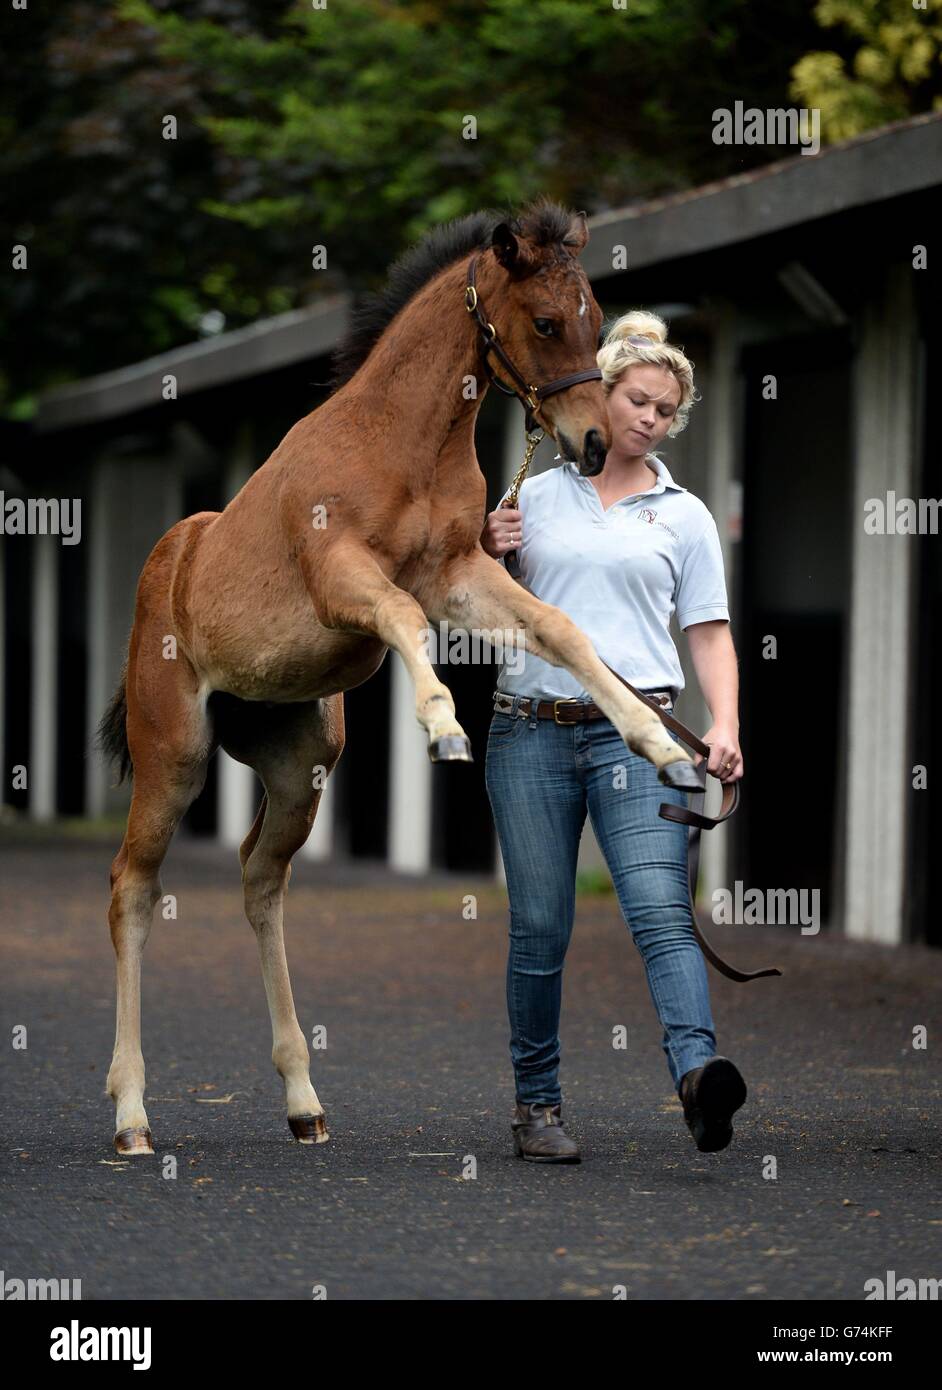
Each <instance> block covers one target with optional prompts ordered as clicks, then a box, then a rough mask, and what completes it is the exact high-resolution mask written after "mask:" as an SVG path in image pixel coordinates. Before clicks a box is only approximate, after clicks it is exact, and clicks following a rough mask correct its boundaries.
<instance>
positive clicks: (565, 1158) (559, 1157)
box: [514, 1139, 582, 1163]
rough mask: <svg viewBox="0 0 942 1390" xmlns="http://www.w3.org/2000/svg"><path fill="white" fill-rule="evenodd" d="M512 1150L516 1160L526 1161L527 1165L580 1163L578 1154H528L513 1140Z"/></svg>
mask: <svg viewBox="0 0 942 1390" xmlns="http://www.w3.org/2000/svg"><path fill="white" fill-rule="evenodd" d="M514 1150H515V1152H516V1155H517V1157H518V1158H524V1159H526V1161H527V1163H581V1162H582V1156H581V1155H580V1154H528V1153H525V1152H524V1150H523V1149H522V1148H521V1146H520V1145H519V1144H518V1143H517V1140H516V1139H514Z"/></svg>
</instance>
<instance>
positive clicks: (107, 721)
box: [95, 665, 133, 786]
mask: <svg viewBox="0 0 942 1390" xmlns="http://www.w3.org/2000/svg"><path fill="white" fill-rule="evenodd" d="M127 678H128V668H127V665H125V668H124V670H123V671H122V672H121V680H120V682H119V684H118V688H117V690H116V691H115V693H114V694H113V695H112V697H111V703H110V704H109V706H108V708H107V709H106V710H105V712H104V714H103V715H102V717H101V723H100V724H99V725H98V733H97V734H96V737H95V746H96V747H97V748H100V749H101V751H102V752H103V753H104V755H105V757H106V758H107V759H108V761H109V762H110V763H117V764H118V781H117V782H116V784H115V785H116V786H120V785H121V783H122V782H123V781H124V779H125V777H129V776H131V775H132V774H133V767H132V764H131V750H130V748H129V747H128V730H127V718H128V696H127Z"/></svg>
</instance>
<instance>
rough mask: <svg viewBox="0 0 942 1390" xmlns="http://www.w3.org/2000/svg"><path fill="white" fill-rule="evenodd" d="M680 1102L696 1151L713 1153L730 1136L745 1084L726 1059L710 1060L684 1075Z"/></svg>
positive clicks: (726, 1141) (744, 1093) (736, 1070)
mask: <svg viewBox="0 0 942 1390" xmlns="http://www.w3.org/2000/svg"><path fill="white" fill-rule="evenodd" d="M680 1099H681V1102H682V1103H683V1107H684V1122H685V1124H686V1125H687V1128H688V1129H689V1130H690V1133H691V1134H692V1135H693V1137H694V1139H695V1140H696V1143H697V1148H698V1149H699V1150H700V1152H701V1153H705V1154H712V1153H717V1152H718V1151H719V1150H720V1149H725V1148H726V1145H727V1144H728V1143H729V1141H730V1140H731V1139H732V1137H733V1126H732V1125H731V1124H730V1120H731V1118H732V1116H733V1113H734V1112H735V1111H736V1110H738V1109H739V1107H740V1106H741V1105H742V1103H743V1102H744V1100H745V1099H746V1083H745V1081H743V1079H742V1077H741V1076H740V1074H739V1071H738V1069H737V1068H736V1067H735V1066H734V1065H733V1063H732V1062H731V1061H730V1060H729V1058H728V1057H711V1058H710V1059H709V1061H707V1062H704V1064H703V1066H702V1067H694V1069H693V1071H688V1072H685V1074H684V1076H683V1078H682V1079H681V1083H680Z"/></svg>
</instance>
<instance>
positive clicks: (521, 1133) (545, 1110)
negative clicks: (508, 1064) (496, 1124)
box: [510, 1100, 582, 1163]
mask: <svg viewBox="0 0 942 1390" xmlns="http://www.w3.org/2000/svg"><path fill="white" fill-rule="evenodd" d="M510 1128H511V1130H512V1131H513V1136H514V1149H515V1150H516V1153H517V1157H518V1158H528V1159H529V1160H530V1162H531V1163H580V1162H581V1161H582V1156H581V1154H580V1153H579V1145H578V1144H577V1143H576V1141H575V1139H570V1137H569V1135H568V1134H566V1132H565V1131H564V1129H563V1122H562V1118H561V1113H560V1106H559V1105H541V1104H540V1102H539V1101H531V1102H530V1103H529V1104H528V1103H526V1102H525V1101H519V1100H518V1101H517V1102H516V1117H515V1118H514V1119H513V1120H511V1122H510Z"/></svg>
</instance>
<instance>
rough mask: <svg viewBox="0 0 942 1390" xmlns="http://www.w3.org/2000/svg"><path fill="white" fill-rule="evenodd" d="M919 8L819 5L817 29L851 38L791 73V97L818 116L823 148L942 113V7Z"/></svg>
mask: <svg viewBox="0 0 942 1390" xmlns="http://www.w3.org/2000/svg"><path fill="white" fill-rule="evenodd" d="M920 3H921V4H922V5H923V6H924V8H919V9H916V8H914V6H913V3H912V0H819V3H818V4H817V5H816V6H815V9H814V14H815V17H816V19H817V20H818V23H819V24H820V25H821V26H822V28H826V29H842V30H844V31H846V33H847V35H849V36H850V40H851V48H850V51H849V52H848V53H847V54H845V55H841V54H840V53H835V52H813V53H806V54H805V56H804V57H803V58H801V59H800V60H799V62H797V63H796V64H795V66H794V68H793V69H792V84H791V91H792V94H793V96H795V97H797V98H798V99H799V101H801V102H802V103H803V104H804V105H806V106H810V107H818V108H819V109H820V111H821V130H822V136H823V138H824V140H825V141H828V142H833V141H835V140H844V139H848V138H849V137H851V136H854V135H859V134H861V132H863V131H865V130H869V129H871V128H872V127H873V126H877V125H885V124H887V123H888V122H890V121H897V120H901V119H903V118H904V117H906V116H910V115H913V114H915V113H917V112H920V111H927V110H934V111H939V110H942V0H920Z"/></svg>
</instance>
